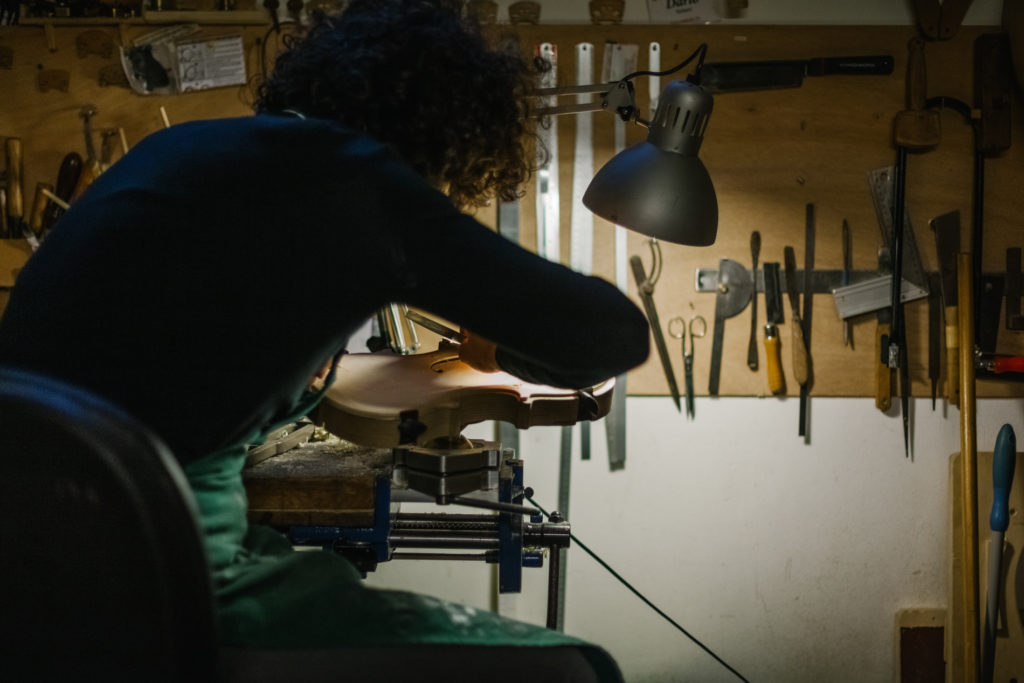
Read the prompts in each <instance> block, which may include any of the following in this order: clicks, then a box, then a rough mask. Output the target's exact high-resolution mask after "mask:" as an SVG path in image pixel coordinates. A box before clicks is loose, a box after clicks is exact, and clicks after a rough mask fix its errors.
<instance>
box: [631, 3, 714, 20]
mask: <svg viewBox="0 0 1024 683" xmlns="http://www.w3.org/2000/svg"><path fill="white" fill-rule="evenodd" d="M717 1H718V0H647V14H648V16H649V17H650V20H651V23H652V24H711V23H714V22H716V21H719V20H720V19H721V18H722V17H721V14H719V12H718V9H717V8H716V2H717Z"/></svg>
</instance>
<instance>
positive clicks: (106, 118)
mask: <svg viewBox="0 0 1024 683" xmlns="http://www.w3.org/2000/svg"><path fill="white" fill-rule="evenodd" d="M95 28H96V27H94V26H90V27H88V29H95ZM152 28H153V27H147V26H139V25H129V26H124V27H121V28H120V29H119V28H117V27H113V26H109V27H102V30H104V31H107V32H109V33H110V35H111V36H112V38H113V39H114V40H115V41H120V40H123V39H125V38H126V37H130V36H132V35H136V34H138V33H140V32H143V31H146V30H151V29H152ZM83 30H86V27H75V26H72V27H56V28H55V29H54V30H53V34H52V42H51V44H52V46H53V47H55V48H56V49H55V50H51V49H50V48H49V46H48V44H47V39H46V35H45V33H44V30H43V29H42V28H41V27H4V28H2V29H0V46H7V47H10V48H12V49H13V54H14V60H13V65H12V68H11V69H10V70H5V69H0V93H2V95H0V136H19V137H21V138H22V139H23V141H24V146H25V157H26V168H25V177H26V187H27V188H34V187H35V183H36V182H37V181H40V180H48V181H50V182H52V181H53V179H54V177H55V176H56V172H57V169H58V167H59V165H60V161H61V159H62V158H63V156H64V154H66V153H67V152H68V151H71V150H76V151H79V152H80V153H84V143H83V141H82V133H81V121H80V119H79V117H78V112H79V110H80V108H81V107H82V106H84V105H86V104H93V105H95V106H96V107H97V108H98V109H99V114H98V116H97V117H96V118H95V119H94V124H95V126H96V127H97V128H107V127H110V128H116V127H123V128H124V129H125V132H126V136H127V138H128V140H129V143H134V142H135V141H138V140H139V139H141V138H142V137H143V136H145V135H147V134H148V133H150V132H152V131H154V130H156V129H157V128H159V127H160V126H161V125H162V123H161V119H160V113H159V110H160V107H161V106H163V107H164V108H165V109H166V111H167V113H168V116H169V118H170V120H171V122H172V123H174V122H181V121H185V120H189V119H197V118H212V117H222V116H239V115H245V114H247V113H248V112H249V111H250V109H249V103H250V102H251V95H250V90H249V89H248V88H245V87H243V88H225V89H220V90H214V91H207V92H203V93H191V94H186V95H180V96H175V97H143V96H139V95H136V94H133V93H131V92H129V91H128V90H126V89H124V88H120V87H116V86H105V87H104V86H100V85H99V84H98V74H99V71H100V69H101V68H102V67H103V66H105V65H107V64H109V63H111V62H112V61H113V60H112V59H111V60H104V59H103V58H101V57H98V56H96V55H89V56H85V57H80V56H79V55H78V54H77V51H76V46H75V38H76V36H77V35H78V34H79V33H81V32H82V31H83ZM207 30H208V31H209V32H210V33H211V34H218V33H225V32H230V31H240V32H241V33H242V34H243V36H244V40H245V45H246V50H247V55H248V64H249V71H250V75H251V76H252V77H253V78H256V77H257V76H258V74H259V73H260V72H261V69H262V68H263V66H262V64H263V63H265V62H266V61H267V60H266V59H265V58H264V54H263V53H264V51H266V53H267V55H268V56H269V55H271V54H272V53H273V52H274V50H275V49H276V46H277V44H278V41H279V37H278V36H277V35H276V34H272V33H268V30H267V27H265V26H248V27H211V28H208V29H207ZM504 30H510V29H507V28H506V29H504ZM993 30H994V29H993ZM501 31H502V30H499V32H501ZM984 32H986V29H985V28H984V27H965V28H962V29H961V30H960V32H959V33H958V35H957V36H956V37H955V38H954V39H953V40H950V41H946V42H942V43H931V44H929V45H928V46H927V48H926V57H927V66H928V74H929V88H928V94H929V95H930V96H934V95H946V96H950V97H956V98H958V99H961V100H964V101H966V102H968V103H970V102H972V100H973V95H972V92H973V91H972V88H973V82H972V75H971V74H972V54H973V44H974V40H975V38H977V36H978V35H980V34H982V33H984ZM515 34H516V36H517V37H518V39H519V41H520V43H521V45H522V47H523V49H524V51H528V52H530V51H532V49H533V46H534V45H536V44H538V43H541V42H552V43H555V44H556V45H558V47H559V76H558V77H559V82H560V83H561V84H571V83H572V82H573V80H574V74H575V64H574V47H575V45H576V44H577V43H580V42H590V43H593V44H594V45H595V50H596V53H595V57H596V64H597V65H598V69H597V73H598V74H599V73H600V68H599V65H600V64H601V60H602V55H603V51H604V49H605V46H606V45H607V44H608V43H609V42H619V43H626V44H637V45H639V46H640V50H639V52H640V63H639V66H640V68H646V67H647V63H646V62H647V60H646V55H647V46H648V45H649V44H650V43H651V42H652V41H656V42H658V43H659V44H660V46H661V50H662V57H661V64H662V67H663V68H667V67H669V66H672V65H674V64H675V63H677V62H679V61H681V60H682V59H683V58H685V57H686V56H687V55H689V54H690V53H691V52H692V51H693V50H694V48H695V47H696V46H697V45H698V44H699V43H701V42H704V43H707V44H708V48H709V49H708V57H707V59H708V61H735V60H762V59H805V58H811V57H820V56H840V55H863V54H889V55H892V56H893V58H894V60H895V70H894V73H893V74H892V75H891V76H870V77H866V76H830V77H822V78H808V79H807V80H806V81H805V82H804V85H803V86H802V87H801V88H799V89H792V90H774V91H761V92H750V93H734V94H723V95H719V96H716V98H715V109H714V113H713V115H712V117H711V122H710V125H709V128H708V131H707V135H706V139H705V142H704V146H703V148H702V152H701V157H702V158H703V159H704V162H705V164H706V165H707V167H708V169H709V171H710V173H711V176H712V178H713V180H714V183H715V187H716V191H717V193H718V201H719V212H720V227H719V237H718V240H717V242H716V243H715V245H713V246H711V247H706V248H691V247H681V246H676V245H671V244H663V245H662V249H663V253H664V257H665V266H664V270H663V274H662V277H661V279H660V281H659V282H658V283H657V286H656V288H655V300H656V305H657V307H658V311H659V314H660V317H661V320H662V322H663V323H664V322H666V321H667V320H668V319H669V318H671V317H673V316H675V315H683V316H687V317H688V316H690V315H693V314H700V315H702V316H703V317H704V318H705V319H706V320H707V322H708V336H707V337H706V338H704V339H702V340H698V342H697V346H696V354H695V371H694V372H695V385H696V390H697V393H698V394H704V393H706V391H707V384H708V368H709V362H710V355H711V332H712V330H711V327H712V323H713V320H714V305H715V297H714V295H713V294H707V293H698V292H696V291H695V287H694V275H695V271H696V269H698V268H717V266H718V262H719V259H722V258H730V259H733V260H736V261H739V262H740V263H742V264H744V265H745V266H747V267H748V268H749V267H750V265H751V255H750V248H749V241H750V234H751V232H752V231H754V230H757V231H759V232H760V234H761V241H762V246H761V252H760V262H761V263H763V262H765V261H778V262H781V261H782V260H783V249H784V247H785V246H792V247H794V249H795V251H796V254H797V262H798V265H799V266H802V264H803V254H804V227H805V214H806V207H807V205H808V204H813V205H814V210H815V217H816V235H817V239H816V242H817V246H816V256H815V266H816V267H817V268H822V269H838V268H840V267H841V265H842V263H841V246H840V229H841V225H842V222H843V220H846V221H848V222H849V225H850V228H851V230H852V235H853V238H852V242H853V266H854V268H855V269H872V268H874V267H875V266H876V263H877V250H878V248H879V246H880V243H881V239H880V236H879V229H878V223H877V220H876V216H875V211H874V208H873V204H872V200H871V196H870V193H869V191H868V185H867V174H868V172H869V171H871V170H873V169H877V168H881V167H884V166H888V165H891V164H892V163H893V161H894V158H895V151H894V148H893V146H892V143H891V137H892V135H891V130H892V121H893V118H894V117H895V115H896V114H897V112H899V111H900V110H901V109H903V108H904V106H905V104H904V78H903V74H904V72H905V68H906V45H907V41H908V39H909V38H910V37H911V36H912V35H913V28H912V27H878V26H872V27H845V26H844V27H838V26H813V27H811V26H801V27H780V26H772V27H756V26H722V25H718V26H704V27H676V26H638V25H629V26H613V27H598V26H543V25H541V26H527V27H517V28H516V30H515ZM264 44H266V47H264ZM40 69H65V70H67V71H68V73H69V76H70V79H69V89H68V91H67V92H61V91H57V90H50V91H47V92H40V90H39V89H38V88H37V87H36V79H37V76H38V72H39V71H40ZM646 81H647V79H646V78H640V79H637V99H638V102H639V103H640V104H641V105H642V106H646V103H647V101H648V93H647V82H646ZM1018 99H1019V98H1018ZM453 115H457V113H453ZM1022 118H1024V117H1022V116H1021V115H1020V108H1019V107H1017V108H1016V111H1015V123H1014V131H1013V132H1014V146H1012V147H1011V148H1010V150H1009V151H1008V152H1006V153H1004V154H1003V155H1002V156H1001V157H999V158H996V159H992V160H990V161H989V162H988V165H987V175H986V178H985V183H986V188H987V189H986V196H985V205H986V214H985V226H984V229H985V232H984V235H985V253H984V255H983V262H984V269H985V270H986V271H990V272H994V273H995V272H1002V271H1003V270H1004V268H1005V250H1006V248H1007V247H1011V246H1024V244H1022V243H1024V230H1022V229H1021V216H1022V215H1024V193H1022V192H1021V191H1020V187H1021V186H1022V185H1024V166H1022V163H1021V161H1022V152H1021V146H1020V142H1019V141H1020V140H1021V139H1022V133H1024V130H1022V128H1024V125H1022ZM557 124H558V129H559V152H560V153H559V168H560V195H561V197H562V204H561V218H562V220H561V225H562V226H563V229H562V248H561V253H562V260H563V261H566V262H567V261H568V255H569V229H568V226H569V221H570V209H569V207H570V201H569V198H570V197H571V190H572V153H573V141H574V134H575V123H574V119H573V117H571V116H563V117H559V118H558V120H557ZM612 124H613V119H612V117H611V116H610V115H605V114H600V113H599V114H595V117H594V139H595V167H599V165H600V164H601V163H603V161H605V160H607V159H608V158H610V157H611V154H612V151H613V142H612V140H613V132H612ZM942 126H943V129H942V142H941V144H940V146H939V147H938V148H937V149H935V150H933V151H929V152H927V153H923V154H915V155H912V156H911V159H910V166H909V172H908V182H909V184H908V202H909V210H910V216H911V223H912V225H913V227H914V230H915V233H916V236H917V241H918V243H919V246H920V250H921V256H922V259H923V261H924V265H925V267H926V268H927V269H929V270H937V260H936V256H935V250H934V241H933V239H932V236H931V233H930V231H929V230H928V227H927V223H928V221H929V220H930V219H931V218H934V217H935V216H938V215H940V214H942V213H945V212H948V211H951V210H956V209H958V210H960V211H961V214H962V216H963V222H962V225H963V226H964V229H965V233H966V228H967V226H969V223H970V221H969V216H970V209H971V177H972V159H973V148H972V137H971V133H970V129H969V128H968V126H967V125H965V124H964V123H963V122H962V119H961V118H960V117H959V115H955V114H953V113H948V112H947V113H944V114H943V115H942ZM627 132H628V142H629V143H633V142H639V141H641V140H643V138H644V135H645V130H644V129H643V128H641V127H639V126H631V127H629V128H628V131H627ZM115 158H116V156H115ZM534 202H535V193H534V190H533V187H528V188H526V196H525V197H524V198H523V200H522V205H521V207H520V212H519V213H520V221H521V223H520V233H521V235H522V241H523V243H524V244H525V245H526V246H528V247H535V246H536V237H535V220H534V217H533V216H534V210H533V209H534ZM494 213H495V212H494V209H493V207H492V208H490V209H484V210H482V211H481V212H480V214H479V215H480V218H481V220H483V221H484V222H486V223H488V224H491V225H493V223H494ZM629 253H630V254H640V255H642V256H643V257H644V259H645V260H646V261H647V262H648V264H649V263H650V262H649V257H648V247H647V245H646V243H645V239H644V238H643V237H641V236H639V235H635V234H631V235H630V237H629ZM613 264H614V250H613V241H612V226H611V225H609V224H608V223H606V222H604V221H602V220H600V219H595V251H594V272H595V274H598V275H601V276H603V277H606V278H607V279H609V280H613V279H614V269H613V268H614V266H613ZM630 294H631V295H632V296H634V297H635V296H636V291H635V286H633V285H632V284H631V289H630ZM538 305H542V304H541V302H538ZM907 316H908V336H909V343H910V362H911V365H910V372H911V378H912V382H913V389H914V393H915V395H919V396H924V395H929V394H930V387H929V382H928V377H927V366H926V359H927V352H926V349H927V346H926V334H927V304H926V303H925V302H923V301H921V302H916V303H913V304H910V305H908V306H907ZM758 317H759V319H758V321H757V323H758V330H759V331H760V329H761V328H762V327H763V323H764V300H763V296H762V297H761V298H760V300H759V306H758ZM790 320H791V315H790V310H789V306H788V303H787V305H786V321H787V322H786V323H785V324H784V325H783V326H782V328H781V335H780V336H781V339H782V344H783V354H782V355H783V367H784V371H785V373H786V376H787V377H786V379H787V387H788V389H789V393H790V394H793V393H796V390H797V385H796V383H795V381H794V379H793V376H792V369H791V367H792V365H791V363H790V356H789V343H790V342H789V340H790V333H789V321H790ZM750 326H751V320H750V308H749V307H748V308H747V310H746V311H744V312H743V313H742V314H740V315H739V316H737V317H735V318H732V319H730V320H729V321H727V323H726V326H725V335H724V339H725V344H724V354H723V364H722V371H721V389H720V393H721V395H765V394H766V393H767V392H768V389H767V380H766V376H765V371H764V367H765V363H764V355H763V348H760V353H761V362H760V369H759V370H758V371H757V372H752V371H751V370H749V369H748V368H747V364H746V358H747V342H748V336H749V332H750ZM813 326H814V328H813V334H812V347H811V352H812V358H813V368H814V371H813V378H814V380H813V388H812V393H813V394H815V395H831V396H871V395H873V392H874V388H873V372H872V368H873V363H874V358H875V353H874V334H875V322H874V316H873V315H868V316H866V317H865V318H864V319H858V320H856V321H855V325H854V332H853V334H854V348H853V349H850V348H848V347H845V346H844V345H843V341H842V330H841V324H840V320H839V319H838V316H837V315H836V312H835V307H834V304H833V301H832V297H831V296H830V295H825V294H819V295H816V296H815V298H814V317H813ZM761 343H762V335H761V334H760V332H759V334H758V344H759V347H761ZM669 348H670V352H671V354H672V362H673V364H674V366H675V368H674V371H675V373H676V375H677V376H678V382H679V384H680V386H682V381H683V378H682V360H681V354H680V347H679V345H678V342H677V341H675V340H673V339H671V338H669ZM999 350H1000V351H1001V352H1008V353H1010V352H1013V353H1016V352H1024V341H1022V335H1021V333H1020V332H1009V331H1006V330H1005V329H1003V328H1002V327H1001V331H1000V349H999ZM1020 386H1021V385H1018V384H1013V383H1006V382H989V381H985V382H981V383H980V385H979V387H978V395H979V396H1007V395H1024V390H1022V389H1019V388H1018V387H1020ZM629 389H630V393H632V394H665V393H667V384H666V381H665V378H664V376H663V374H662V369H661V365H660V363H659V362H658V359H657V358H656V357H655V356H654V355H653V353H652V358H651V359H650V361H649V362H648V363H647V364H646V365H644V366H643V367H641V368H638V369H637V370H635V371H634V372H633V374H632V376H631V378H630V382H629ZM939 391H940V395H941V392H942V387H941V385H940V387H939Z"/></svg>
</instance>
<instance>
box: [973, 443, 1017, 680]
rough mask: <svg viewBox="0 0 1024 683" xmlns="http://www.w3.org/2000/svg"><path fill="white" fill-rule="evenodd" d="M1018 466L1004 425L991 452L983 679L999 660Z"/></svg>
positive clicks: (1014, 447)
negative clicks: (1007, 539) (1007, 536)
mask: <svg viewBox="0 0 1024 683" xmlns="http://www.w3.org/2000/svg"><path fill="white" fill-rule="evenodd" d="M1016 464H1017V437H1016V435H1015V434H1014V432H1013V427H1011V426H1010V425H1008V424H1004V425H1003V427H1002V429H1000V430H999V435H998V436H997V437H996V447H995V450H994V451H993V453H992V513H991V514H990V515H989V518H988V523H989V527H990V528H991V529H992V537H991V539H990V540H989V546H988V598H987V600H986V602H985V634H984V640H983V641H982V660H981V680H982V681H991V680H992V677H993V674H994V668H995V657H996V624H997V623H998V621H999V589H1000V588H1001V586H1002V578H1003V572H1002V569H1003V568H1002V563H1003V534H1004V533H1005V532H1006V529H1007V527H1009V526H1010V488H1011V486H1012V485H1013V470H1014V467H1015V465H1016Z"/></svg>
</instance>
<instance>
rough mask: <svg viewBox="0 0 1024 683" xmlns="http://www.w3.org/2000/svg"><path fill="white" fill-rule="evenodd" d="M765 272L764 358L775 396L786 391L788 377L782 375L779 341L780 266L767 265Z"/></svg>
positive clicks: (769, 382)
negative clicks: (765, 321)
mask: <svg viewBox="0 0 1024 683" xmlns="http://www.w3.org/2000/svg"><path fill="white" fill-rule="evenodd" d="M763 270H764V313H765V319H766V320H767V324H766V325H765V326H764V356H765V361H766V363H767V368H766V369H767V373H768V389H769V390H770V391H771V392H772V393H773V394H781V393H783V392H785V391H786V377H785V375H784V374H783V373H782V348H781V347H782V343H781V341H780V340H779V328H778V325H780V324H782V322H783V314H782V309H783V305H782V283H781V282H780V281H779V264H778V263H765V264H764V266H763Z"/></svg>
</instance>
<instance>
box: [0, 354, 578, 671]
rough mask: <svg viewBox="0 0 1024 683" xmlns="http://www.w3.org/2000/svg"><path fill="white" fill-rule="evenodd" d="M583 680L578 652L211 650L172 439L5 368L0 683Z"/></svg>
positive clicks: (186, 494) (212, 627)
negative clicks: (171, 449) (162, 438)
mask: <svg viewBox="0 0 1024 683" xmlns="http://www.w3.org/2000/svg"><path fill="white" fill-rule="evenodd" d="M524 677H525V678H527V679H529V680H531V681H534V682H535V683H555V682H557V683H593V682H595V681H597V676H596V674H595V672H594V669H593V668H592V667H591V664H590V663H589V662H588V661H587V658H586V657H585V656H584V655H583V654H582V653H581V652H580V650H579V649H578V648H574V647H515V646H494V647H489V646H473V645H402V644H396V645H395V646H393V647H374V648H344V647H340V648H338V649H331V650H320V651H309V650H301V651H281V650H254V649H248V648H226V647H221V646H220V644H219V642H218V638H217V628H216V618H215V611H214V603H213V594H212V589H211V586H210V578H209V568H208V564H207V558H206V552H205V549H204V546H203V542H202V538H201V536H200V532H199V528H198V525H197V522H196V509H195V503H194V500H193V498H192V493H191V491H190V490H189V489H188V485H187V483H186V481H185V478H184V475H183V474H182V472H181V469H180V467H179V466H178V464H177V461H176V460H175V459H174V458H173V457H172V455H171V453H170V452H169V450H168V448H167V447H166V446H165V445H164V444H163V443H162V442H161V441H160V440H159V439H158V438H157V437H156V436H155V435H153V434H152V433H151V432H150V431H149V430H148V429H146V428H145V427H144V426H143V425H141V424H139V422H138V421H136V420H135V419H134V418H132V417H131V416H130V415H128V414H126V413H125V412H123V411H122V410H120V409H118V408H117V407H115V406H113V405H111V404H110V403H108V402H106V401H103V400H101V399H99V398H97V397H96V396H93V395H91V394H89V393H87V392H85V391H82V390H80V389H77V388H75V387H72V386H69V385H68V384H65V383H62V382H58V381H55V380H53V379H50V378H46V377H42V376H39V375H35V374H32V373H27V372H24V371H20V370H12V369H5V368H3V367H0V681H18V682H21V681H61V682H64V681H90V682H91V681H111V682H114V681H117V682H120V681H133V682H134V681H146V682H147V683H149V682H161V683H162V682H167V683H170V682H178V681H181V682H184V681H188V682H189V683H200V682H204V681H245V682H246V683H272V682H276V681H288V683H324V682H326V681H374V682H375V683H381V682H389V681H395V682H399V681H401V682H402V683H406V682H413V681H415V682H417V683H433V682H434V681H436V682H437V683H450V681H453V680H467V681H469V680H472V681H478V680H479V681H484V680H486V681H488V682H489V683H506V682H507V683H512V682H516V683H518V682H519V681H521V680H523V679H524Z"/></svg>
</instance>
